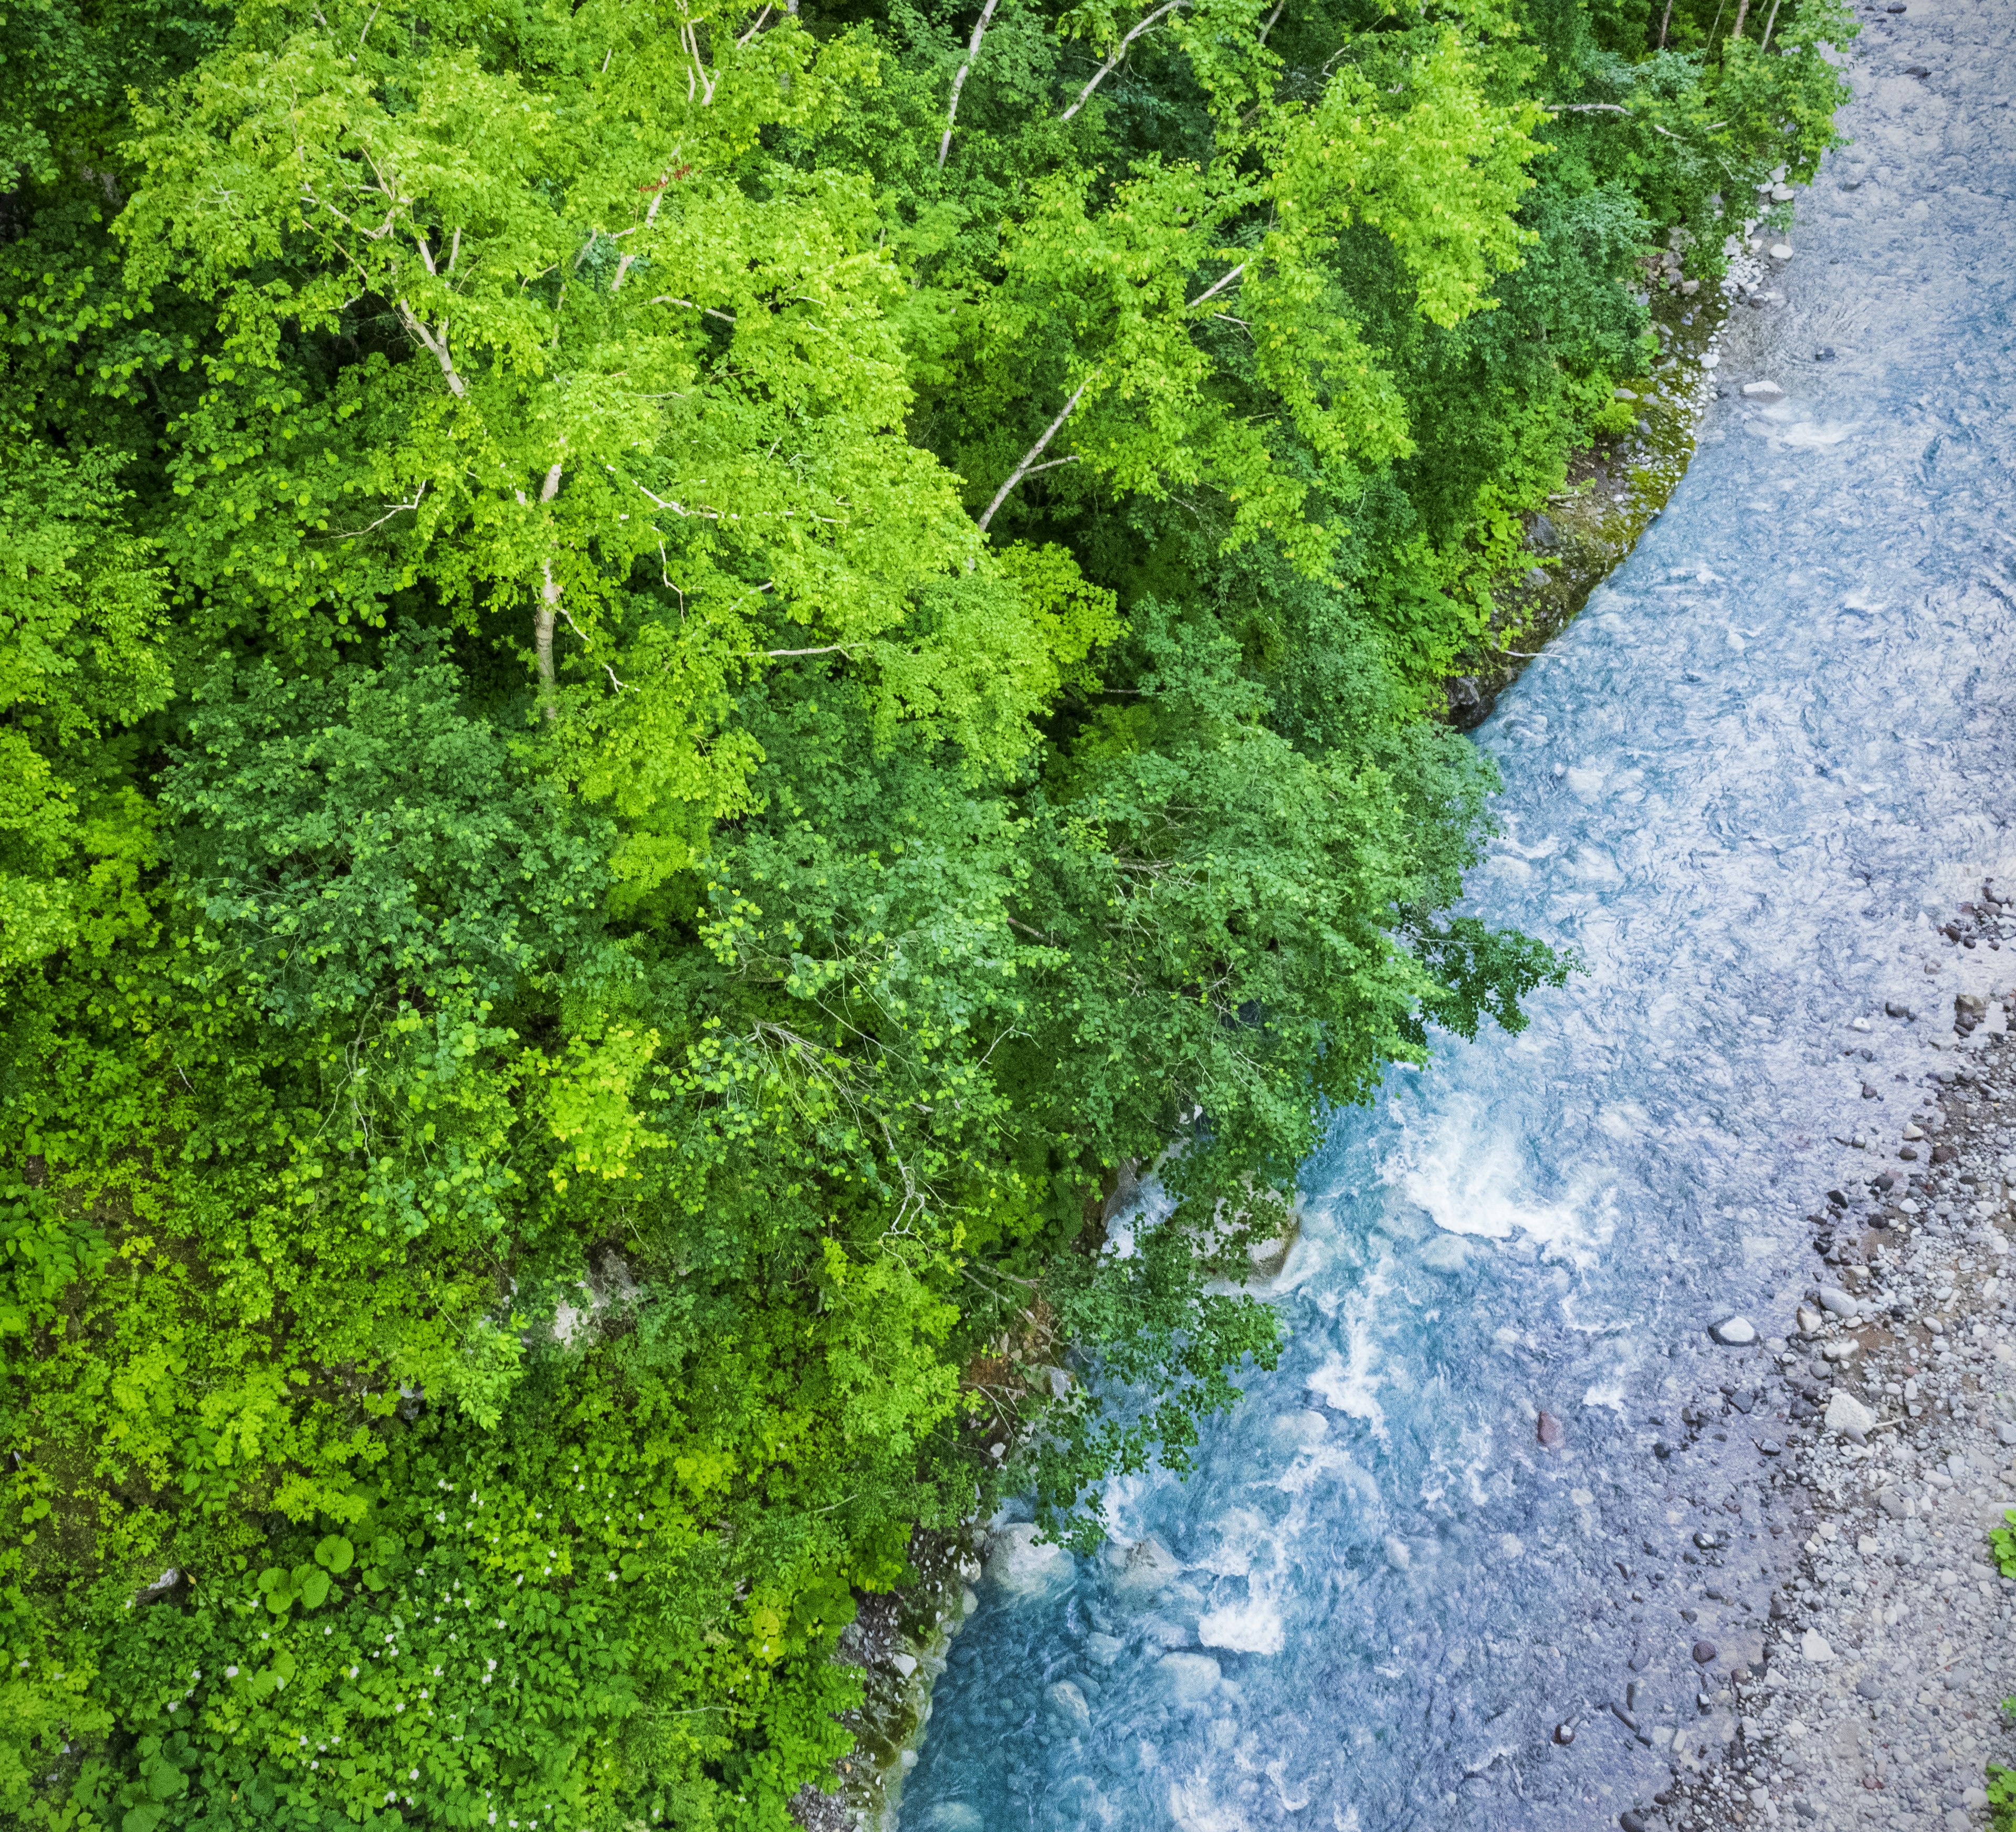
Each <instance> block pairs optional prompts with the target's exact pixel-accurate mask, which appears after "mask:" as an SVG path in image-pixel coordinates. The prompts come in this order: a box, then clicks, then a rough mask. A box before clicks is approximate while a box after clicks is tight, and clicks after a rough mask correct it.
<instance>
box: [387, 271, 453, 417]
mask: <svg viewBox="0 0 2016 1832" xmlns="http://www.w3.org/2000/svg"><path fill="white" fill-rule="evenodd" d="M430 265H431V264H430ZM393 304H394V306H395V307H396V308H398V314H399V320H400V322H401V323H402V324H403V325H405V327H406V329H408V330H409V331H411V332H412V334H413V335H414V336H415V337H417V338H419V340H420V341H421V342H422V343H423V344H425V345H426V346H427V349H428V351H429V352H430V354H431V355H433V357H434V361H435V362H437V363H439V364H440V365H441V373H442V374H443V375H445V376H447V377H448V392H449V393H450V394H452V395H453V396H454V397H455V399H456V400H458V401H459V400H460V399H461V398H463V395H465V394H467V393H468V392H469V388H468V385H467V384H466V383H464V381H463V379H462V377H461V376H459V375H457V374H456V373H455V358H453V357H452V356H451V355H449V354H448V326H447V323H446V322H445V321H444V322H443V323H442V325H441V335H440V336H439V337H436V336H435V335H434V333H433V332H432V331H430V330H429V329H427V326H425V325H423V324H422V323H421V322H420V321H419V316H418V315H416V313H415V311H414V310H413V308H412V307H411V306H410V305H409V304H407V303H406V302H405V300H403V299H398V300H394V301H393Z"/></svg>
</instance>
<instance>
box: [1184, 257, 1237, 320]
mask: <svg viewBox="0 0 2016 1832" xmlns="http://www.w3.org/2000/svg"><path fill="white" fill-rule="evenodd" d="M1245 271H1246V263H1245V262H1244V261H1241V262H1240V264H1239V265H1238V266H1237V267H1235V268H1233V270H1232V272H1230V273H1229V274H1221V275H1219V277H1218V279H1215V280H1214V281H1212V282H1211V284H1210V285H1209V286H1207V287H1205V288H1204V290H1203V291H1202V292H1201V293H1198V294H1197V297H1195V298H1194V299H1193V300H1191V301H1190V302H1189V303H1188V304H1186V305H1185V306H1184V307H1183V310H1184V311H1193V310H1195V309H1196V308H1197V307H1198V306H1200V305H1201V304H1204V301H1206V300H1207V299H1215V298H1216V297H1218V295H1219V293H1222V292H1223V291H1224V290H1225V289H1226V287H1227V286H1230V285H1231V284H1232V283H1233V281H1234V280H1236V279H1238V278H1239V276H1240V275H1241V274H1243V273H1244V272H1245Z"/></svg>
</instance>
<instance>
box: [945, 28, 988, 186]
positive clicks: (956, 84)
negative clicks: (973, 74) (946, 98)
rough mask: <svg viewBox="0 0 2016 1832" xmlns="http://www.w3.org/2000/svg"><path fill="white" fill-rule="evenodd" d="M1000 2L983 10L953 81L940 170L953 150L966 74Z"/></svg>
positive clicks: (946, 111) (977, 54)
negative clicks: (955, 127) (960, 98)
mask: <svg viewBox="0 0 2016 1832" xmlns="http://www.w3.org/2000/svg"><path fill="white" fill-rule="evenodd" d="M999 4H1000V0H987V4H986V5H985V6H984V7H982V8H981V11H980V23H978V24H977V25H976V26H975V27H974V28H973V38H972V40H971V41H970V43H969V44H968V45H967V48H966V61H965V63H962V64H961V65H960V66H959V74H958V75H957V76H956V77H953V78H952V100H951V102H950V103H949V104H947V106H946V108H945V138H944V139H941V140H940V141H939V142H938V170H939V171H944V170H945V155H946V154H947V153H949V152H951V150H952V121H953V119H954V117H956V116H957V114H958V113H959V91H960V90H961V89H963V88H965V87H966V73H967V71H968V70H970V69H972V68H973V60H974V59H975V58H976V57H977V56H979V55H980V41H981V39H982V38H985V37H986V35H987V22H988V20H991V19H992V18H993V16H994V9H995V7H996V6H997V5H999Z"/></svg>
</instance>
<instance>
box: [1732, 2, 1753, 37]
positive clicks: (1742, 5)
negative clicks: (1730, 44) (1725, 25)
mask: <svg viewBox="0 0 2016 1832" xmlns="http://www.w3.org/2000/svg"><path fill="white" fill-rule="evenodd" d="M1749 10H1750V0H1736V23H1735V24H1734V25H1733V26H1731V27H1730V28H1729V35H1730V37H1731V38H1741V37H1742V36H1743V20H1744V15H1745V14H1746V13H1748V12H1749Z"/></svg>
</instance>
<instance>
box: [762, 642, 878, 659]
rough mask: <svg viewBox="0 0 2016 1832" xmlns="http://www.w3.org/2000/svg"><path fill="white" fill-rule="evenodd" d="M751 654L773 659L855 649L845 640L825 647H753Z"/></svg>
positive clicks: (846, 652) (834, 653)
mask: <svg viewBox="0 0 2016 1832" xmlns="http://www.w3.org/2000/svg"><path fill="white" fill-rule="evenodd" d="M744 653H747V654H749V655H767V656H769V657H771V658H772V660H775V659H776V657H779V656H780V655H848V654H851V653H853V651H852V650H851V649H850V648H849V646H848V645H847V644H846V643H844V642H829V643H827V644H826V646H825V647H824V648H823V649H751V650H745V651H744Z"/></svg>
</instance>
